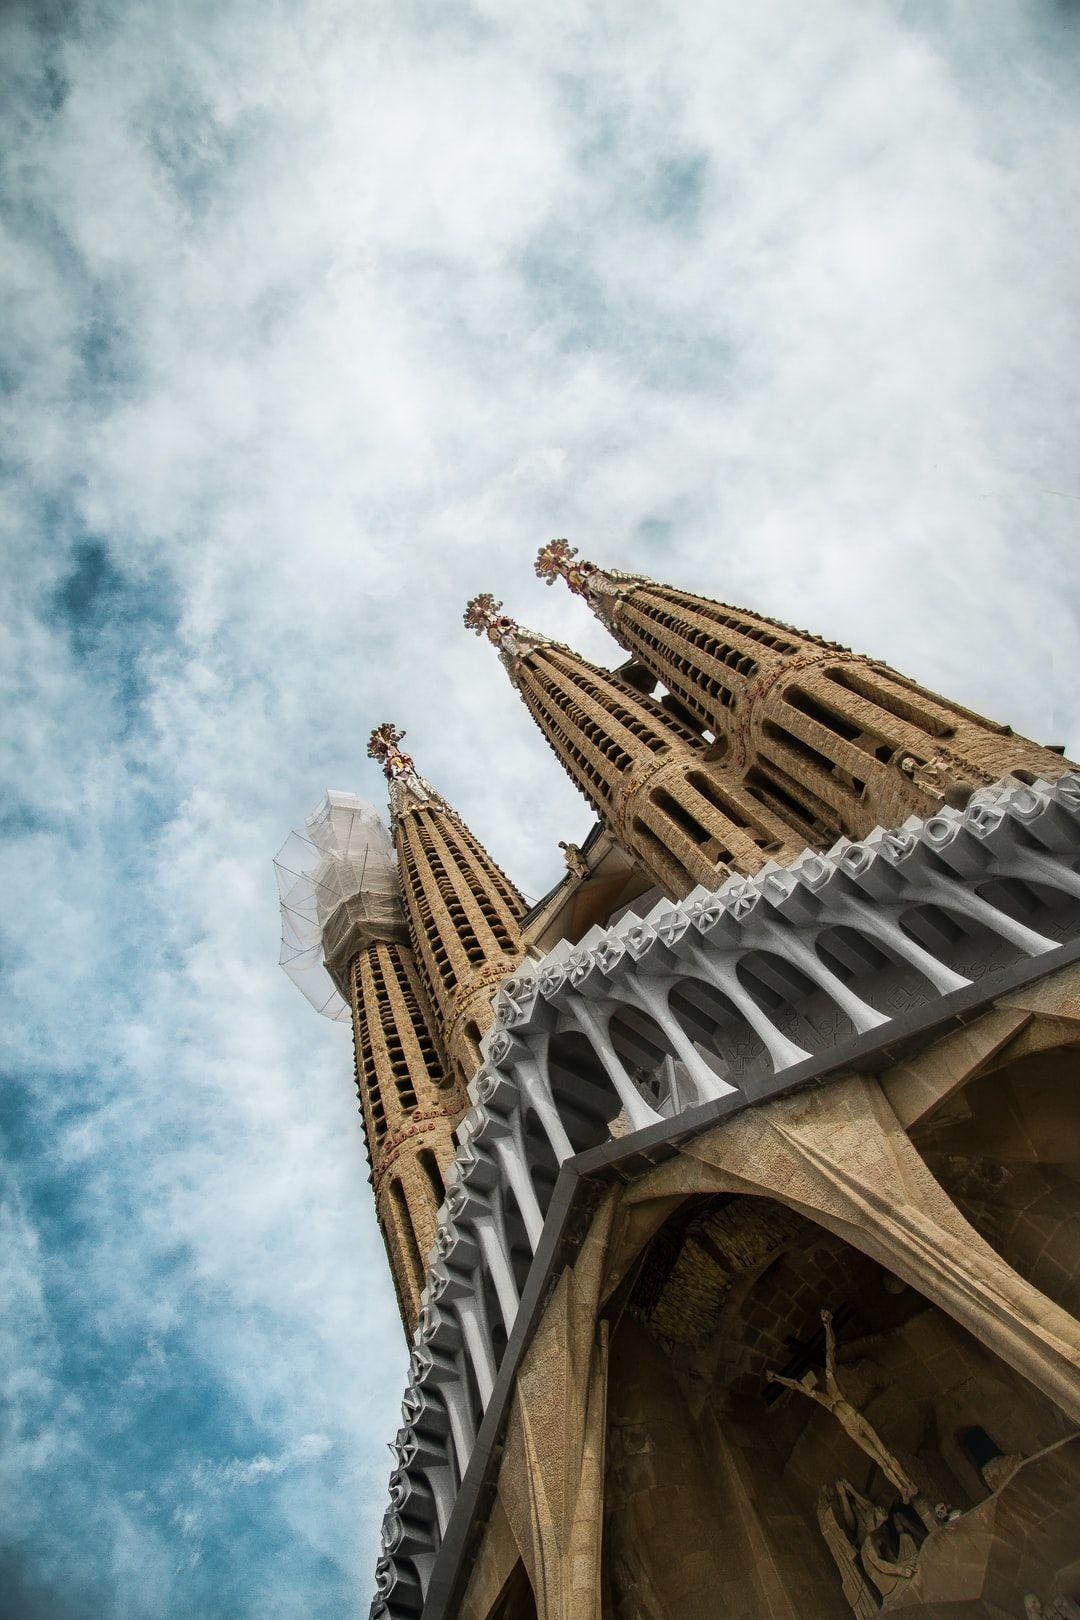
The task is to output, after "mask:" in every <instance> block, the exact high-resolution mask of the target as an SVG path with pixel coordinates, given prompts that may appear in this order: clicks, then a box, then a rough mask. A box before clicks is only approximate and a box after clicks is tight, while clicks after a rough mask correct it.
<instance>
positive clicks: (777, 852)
mask: <svg viewBox="0 0 1080 1620" xmlns="http://www.w3.org/2000/svg"><path fill="white" fill-rule="evenodd" d="M465 624H466V625H467V626H468V628H469V629H471V630H474V631H475V632H476V634H477V635H480V636H485V637H486V638H487V639H488V640H489V641H491V642H492V644H493V645H494V646H496V647H497V648H498V650H499V654H500V657H501V658H502V661H503V663H504V665H505V666H506V668H507V670H508V672H509V674H510V677H511V679H512V681H513V682H514V684H515V686H516V687H517V689H518V691H519V692H520V693H521V696H522V698H523V700H524V702H525V704H526V706H527V708H528V709H529V712H530V713H531V715H532V716H533V719H534V720H535V721H536V723H537V725H538V726H539V727H540V729H541V731H542V732H543V733H544V736H545V737H546V738H547V740H548V743H549V744H550V745H551V747H552V749H553V750H554V752H555V754H556V757H557V758H558V759H559V760H560V761H561V763H562V765H563V766H564V768H565V769H566V771H567V772H568V773H569V775H570V776H571V777H572V779H573V780H574V782H575V783H576V785H577V786H578V787H579V788H580V789H581V791H582V793H584V794H585V796H586V798H587V799H588V800H589V802H590V804H592V806H593V808H594V809H595V810H596V812H597V814H598V815H599V816H601V818H602V819H603V820H604V821H605V822H606V823H607V825H608V826H609V827H610V828H611V830H612V832H613V833H614V834H615V836H616V837H617V838H618V839H619V841H620V842H621V843H622V844H623V846H624V847H625V848H626V849H627V850H629V851H630V853H631V854H633V855H634V856H636V857H637V859H638V860H639V861H640V862H641V864H642V866H643V867H644V868H645V870H646V871H647V872H649V873H650V874H651V876H652V877H653V879H654V881H655V882H656V883H658V884H659V885H660V886H661V887H662V888H664V889H665V890H667V891H668V892H669V893H671V894H684V893H686V892H687V891H688V890H689V889H691V888H693V887H694V885H695V884H697V883H705V884H710V885H713V886H715V885H716V884H718V883H720V882H721V881H722V880H723V878H724V877H726V876H727V874H728V873H729V872H730V871H732V870H739V871H744V872H753V871H757V870H758V869H759V868H760V867H761V866H762V865H764V863H765V862H766V861H767V860H769V859H775V858H781V859H784V858H789V857H791V856H793V855H794V854H796V853H797V852H798V850H800V849H801V848H803V847H805V841H806V840H805V837H804V836H803V835H802V834H801V833H800V832H799V831H798V830H797V829H796V828H795V827H793V826H792V825H791V824H790V823H788V822H786V821H785V820H784V818H783V817H782V816H781V815H779V814H777V813H775V812H773V811H772V810H771V809H769V808H767V807H765V806H763V805H761V804H759V803H757V802H756V801H755V800H754V799H753V798H752V797H751V796H750V795H748V794H747V793H745V792H744V791H743V790H742V788H741V787H740V784H739V783H738V781H737V780H736V779H735V778H734V777H732V775H731V774H730V772H728V771H727V770H725V769H724V767H723V766H722V765H721V764H720V763H719V762H718V761H717V760H716V758H715V756H714V755H713V752H712V751H711V750H710V749H709V748H708V747H707V745H706V744H705V742H704V741H703V739H702V738H701V737H700V735H698V734H697V733H696V732H695V731H693V730H692V729H691V728H690V727H688V726H686V725H684V724H683V722H682V721H681V720H680V719H679V718H678V717H677V716H676V715H674V714H672V713H670V712H669V711H668V710H667V709H665V708H663V707H662V706H661V705H660V704H659V703H657V702H656V701H655V700H654V699H653V698H651V697H649V696H647V695H645V694H643V693H642V692H641V691H639V690H636V689H635V688H634V687H633V686H631V685H630V684H629V683H628V682H627V681H625V680H624V679H623V678H622V677H621V676H620V675H619V674H618V673H612V672H611V671H610V670H605V669H600V668H599V667H598V666H597V665H595V664H590V663H589V662H587V660H586V659H584V658H581V657H580V656H579V655H578V654H577V653H575V652H573V651H571V649H570V648H569V647H565V646H563V645H562V644H561V643H560V642H554V641H549V640H547V639H546V638H544V637H543V636H539V635H536V634H535V633H533V632H531V631H523V630H521V629H520V627H519V626H518V625H517V624H516V623H515V622H514V620H513V619H511V618H510V617H509V616H508V615H506V614H505V613H503V611H502V603H501V602H496V601H495V599H494V597H492V596H491V595H490V594H488V593H484V594H483V595H481V596H476V597H474V598H473V599H472V601H471V602H470V603H469V604H468V607H467V608H466V610H465Z"/></svg>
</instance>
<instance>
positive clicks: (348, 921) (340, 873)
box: [274, 792, 407, 1021]
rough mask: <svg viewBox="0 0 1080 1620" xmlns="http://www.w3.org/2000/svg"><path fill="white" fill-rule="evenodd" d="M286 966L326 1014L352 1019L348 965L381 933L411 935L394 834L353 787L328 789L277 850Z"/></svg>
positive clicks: (400, 936) (383, 936)
mask: <svg viewBox="0 0 1080 1620" xmlns="http://www.w3.org/2000/svg"><path fill="white" fill-rule="evenodd" d="M274 871H275V873H276V875H277V885H278V900H279V904H280V908H281V956H280V958H279V960H280V963H281V966H282V967H283V968H284V969H285V971H286V973H287V974H288V975H289V977H290V979H292V981H293V983H294V984H297V985H299V987H300V989H301V990H302V991H303V993H304V995H305V996H306V997H307V999H308V1001H310V1003H311V1005H312V1006H313V1007H314V1008H315V1009H316V1011H317V1012H320V1013H322V1015H323V1017H324V1018H333V1019H335V1020H338V1021H344V1020H347V1019H348V1017H349V1006H348V999H347V983H346V977H345V976H346V973H347V970H348V966H349V963H350V962H351V961H352V959H353V957H354V956H355V955H356V953H357V951H360V950H364V949H365V948H366V947H367V946H368V945H370V944H371V943H372V941H373V940H376V939H393V940H401V941H404V940H405V939H406V938H407V934H406V927H405V918H404V913H403V911H402V907H401V896H400V890H399V888H398V876H397V866H396V864H395V861H394V848H393V845H392V843H391V842H390V834H389V832H388V831H387V828H386V826H385V824H384V822H383V820H382V818H381V817H380V815H379V813H378V811H377V810H376V809H375V808H374V807H373V806H372V805H370V804H366V803H365V802H364V800H363V799H358V798H357V797H356V795H355V794H353V793H331V792H328V793H327V794H326V797H325V798H324V799H323V801H322V803H321V804H320V805H319V806H318V807H317V809H315V810H313V811H312V813H311V815H310V816H309V817H308V818H307V821H306V823H305V825H304V830H303V831H302V832H300V831H295V832H291V833H290V834H289V836H288V838H287V839H286V840H285V842H284V844H283V845H282V846H281V849H280V850H279V851H278V853H277V855H276V856H275V857H274Z"/></svg>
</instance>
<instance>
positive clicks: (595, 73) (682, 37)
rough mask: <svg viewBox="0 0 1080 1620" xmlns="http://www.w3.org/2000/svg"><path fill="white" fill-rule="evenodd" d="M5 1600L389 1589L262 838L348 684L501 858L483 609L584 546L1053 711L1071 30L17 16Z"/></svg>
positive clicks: (390, 3) (42, 1607) (1069, 522)
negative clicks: (405, 742)
mask: <svg viewBox="0 0 1080 1620" xmlns="http://www.w3.org/2000/svg"><path fill="white" fill-rule="evenodd" d="M0 31H2V36H3V37H2V38H0V59H2V60H3V62H4V68H5V73H6V84H5V86H4V89H3V97H2V103H0V104H2V106H3V123H4V128H3V132H2V151H3V164H2V169H0V185H2V189H3V204H4V213H5V222H6V223H5V226H4V232H5V235H4V242H3V250H2V252H0V275H2V277H3V283H4V286H3V294H4V311H5V316H6V319H5V321H4V323H3V325H4V333H3V344H4V354H3V360H2V377H3V384H4V422H3V451H2V454H3V471H4V486H3V495H2V508H0V510H2V521H3V525H4V547H5V553H4V555H5V567H4V569H3V576H2V588H3V594H4V599H5V600H4V607H5V612H4V622H5V624H6V627H7V628H6V630H5V631H4V634H3V640H2V642H0V646H2V649H3V679H4V689H3V713H4V717H5V721H6V724H5V726H4V728H3V731H4V737H3V748H4V764H5V766H6V770H5V772H4V779H5V782H6V796H5V800H4V812H3V813H4V828H5V832H6V834H7V837H6V840H5V846H4V852H3V856H2V859H3V896H4V904H3V908H2V913H0V917H2V928H3V934H4V965H5V967H6V970H7V972H6V976H5V977H6V986H7V996H8V998H9V1011H8V1015H7V1017H6V1018H5V1020H4V1026H5V1027H4V1034H5V1082H4V1083H5V1092H4V1102H3V1113H2V1120H0V1123H2V1147H3V1156H4V1168H3V1171H2V1178H3V1179H2V1206H0V1207H2V1215H0V1219H2V1224H3V1234H2V1235H3V1242H2V1249H0V1345H2V1349H0V1388H2V1393H3V1402H4V1418H3V1423H4V1433H3V1437H2V1457H3V1461H2V1465H0V1466H2V1469H3V1480H2V1483H3V1493H4V1496H5V1498H6V1500H5V1501H4V1502H3V1503H2V1504H0V1523H2V1525H3V1531H2V1535H3V1540H2V1542H0V1616H2V1620H15V1617H18V1620H174V1617H175V1620H185V1617H190V1616H199V1617H200V1620H225V1617H229V1620H233V1617H235V1620H246V1617H249V1616H250V1617H252V1620H254V1617H255V1616H258V1617H259V1620H299V1617H301V1616H303V1617H304V1620H323V1617H327V1620H329V1617H334V1620H339V1617H341V1616H343V1615H353V1614H358V1613H360V1612H361V1609H363V1608H365V1607H366V1601H367V1597H368V1594H369V1592H370V1574H371V1567H372V1563H373V1559H374V1553H375V1542H376V1535H377V1524H378V1519H379V1517H380V1516H381V1512H382V1506H383V1492H384V1488H385V1480H386V1477H387V1473H388V1470H389V1457H388V1455H387V1451H386V1441H387V1440H388V1439H389V1438H390V1436H391V1435H392V1433H393V1431H394V1429H395V1428H396V1425H397V1421H398V1418H397V1406H398V1401H399V1398H400V1392H401V1387H402V1383H403V1374H404V1365H405V1355H404V1347H403V1341H402V1339H401V1335H400V1329H399V1327H398V1325H397V1323H396V1320H395V1315H394V1311H393V1307H392V1301H391V1294H390V1288H389V1284H388V1280H387V1277H386V1275H385V1268H384V1265H383V1263H382V1259H381V1251H380V1246H379V1242H378V1238H377V1235H376V1231H375V1224H374V1217H373V1212H372V1205H371V1196H370V1190H369V1188H368V1186H367V1182H366V1169H365V1165H364V1161H363V1155H362V1152H361V1147H360V1142H359V1139H358V1126H357V1120H356V1106H355V1099H354V1096H353V1094H352V1073H351V1071H352V1063H351V1057H350V1053H349V1050H348V1039H347V1035H346V1033H345V1032H344V1030H343V1029H342V1028H340V1027H338V1026H334V1025H331V1024H329V1023H327V1022H325V1021H322V1020H320V1019H319V1018H318V1017H316V1015H315V1014H314V1013H313V1012H312V1011H311V1009H310V1008H309V1007H308V1006H307V1004H306V1003H305V1002H304V1001H303V1000H302V998H301V997H300V996H299V995H298V994H297V992H296V991H295V989H294V988H293V987H292V985H291V984H290V983H289V981H288V979H287V978H286V977H285V975H284V974H282V973H281V972H280V970H279V969H278V967H277V965H276V963H277V931H278V923H277V915H276V897H275V888H274V882H273V873H272V869H271V865H270V862H271V857H272V856H273V854H274V852H275V850H276V849H277V848H278V846H279V845H280V844H281V842H282V841H283V839H284V838H285V835H286V833H287V832H288V830H289V828H290V827H291V826H295V825H297V824H299V823H301V822H302V820H303V818H304V816H305V814H306V813H307V812H308V811H309V810H310V809H311V807H312V806H313V805H314V804H315V802H316V801H317V799H318V798H319V797H320V795H321V793H322V791H323V789H324V788H325V787H326V786H331V787H337V788H346V789H352V790H356V791H359V792H360V793H362V794H364V795H366V796H368V797H371V798H373V799H375V800H377V801H380V802H381V801H382V798H383V794H382V785H383V784H382V782H381V778H379V777H378V775H377V774H376V772H375V769H374V767H373V766H372V765H371V764H370V763H369V762H368V761H367V760H366V759H365V758H364V742H365V739H366V736H367V732H368V730H369V728H370V727H371V725H372V724H374V723H375V722H377V721H381V720H384V719H394V720H396V721H397V722H398V723H399V724H402V725H404V726H406V727H407V728H408V732H409V742H410V746H411V747H412V750H413V752H414V754H415V756H416V758H417V761H418V763H419V765H420V767H421V769H422V770H423V771H424V772H425V774H427V775H428V776H429V777H431V778H432V780H434V781H435V782H436V783H437V784H438V785H439V786H440V787H441V788H442V789H443V790H444V791H445V792H446V793H447V794H448V795H449V796H450V797H452V798H453V799H454V800H455V801H456V803H457V804H458V805H459V807H460V808H461V809H462V811H463V812H464V814H465V815H466V817H467V819H468V820H469V821H470V822H471V824H472V826H473V827H474V828H475V830H476V831H477V832H478V833H479V834H480V836H481V837H482V838H484V839H485V840H486V841H487V843H488V844H489V845H490V847H491V848H492V850H493V851H494V852H495V854H496V855H497V856H498V857H499V858H500V859H501V860H502V861H503V863H504V864H505V865H506V866H507V868H508V869H509V870H510V871H511V872H512V873H513V874H514V875H515V876H516V877H517V879H518V881H519V883H520V884H521V885H522V887H523V888H524V889H525V890H526V891H527V892H528V893H529V894H531V895H538V894H540V893H542V892H543V891H544V890H545V888H546V887H547V886H548V885H549V884H550V883H551V882H552V881H553V880H554V879H555V877H556V876H557V874H558V872H559V870H560V859H559V854H558V850H557V849H556V844H557V841H558V839H559V838H575V837H580V836H581V835H582V834H583V833H584V831H585V830H586V829H587V827H588V826H589V824H590V818H589V815H588V813H587V811H586V809H585V808H584V806H583V804H582V803H581V802H580V801H579V800H578V799H577V798H576V796H575V795H574V793H573V790H572V789H571V787H570V786H569V783H568V782H567V779H566V778H565V777H564V775H563V773H562V772H561V771H560V770H559V769H558V767H557V766H556V765H555V763H554V761H553V760H552V759H551V758H550V756H549V755H548V754H547V752H546V750H545V746H544V744H543V742H542V740H541V739H540V737H539V735H538V734H536V733H534V732H533V731H532V729H531V727H530V724H529V722H528V721H527V718H526V716H525V712H524V710H523V709H521V708H520V706H519V704H518V701H517V700H516V698H515V697H514V694H513V693H512V691H511V690H510V688H509V687H508V685H507V684H506V682H505V679H504V677H503V676H502V672H501V670H500V669H499V667H498V665H497V662H496V661H495V659H494V656H493V655H492V653H491V650H490V649H489V648H487V647H485V646H483V645H482V644H480V643H478V642H476V641H475V640H473V639H472V638H471V637H469V636H468V635H467V634H466V633H465V632H464V631H463V630H462V628H461V625H460V615H461V608H462V605H463V602H464V600H465V598H466V597H467V596H469V595H470V594H472V593H473V592H474V591H476V590H478V589H492V590H494V591H495V593H496V594H497V595H498V596H500V597H504V598H505V599H506V602H507V606H508V608H509V609H510V610H511V611H513V612H514V613H515V614H516V615H517V616H518V617H520V618H521V619H522V620H523V621H524V622H525V623H530V622H531V623H533V624H536V625H539V626H541V627H545V628H549V629H551V630H553V631H556V632H557V633H558V634H559V635H560V636H562V637H563V638H565V639H568V640H572V641H574V642H575V643H576V644H577V645H579V646H581V647H582V648H584V649H585V650H587V651H589V652H590V653H591V654H593V655H594V656H597V657H600V658H602V659H608V658H611V657H612V656H613V655H614V648H613V647H612V646H611V644H610V643H609V642H607V640H606V638H605V636H604V634H603V632H602V631H600V630H599V629H598V627H596V626H595V625H594V623H593V622H592V621H591V619H590V617H589V615H588V613H587V611H586V610H585V608H584V607H583V606H582V605H581V604H580V603H577V602H575V601H574V600H573V599H571V598H570V597H569V596H568V594H567V593H566V592H565V591H563V590H561V589H560V590H559V591H558V592H552V593H548V592H546V591H545V590H544V588H543V587H542V586H541V585H540V584H539V583H538V582H537V581H536V580H534V579H533V577H532V570H531V562H532V557H533V554H534V552H535V549H536V547H537V546H538V545H539V544H540V543H541V542H542V541H544V540H546V539H547V538H549V537H550V536H551V535H553V534H565V535H569V536H570V537H571V538H572V539H574V540H576V541H577V542H578V543H579V544H580V545H581V547H582V549H583V551H584V552H585V554H586V555H589V556H592V557H594V558H595V559H596V560H598V561H608V562H612V563H616V564H621V565H622V566H624V567H630V568H638V569H641V570H643V571H646V572H650V573H652V574H654V575H656V576H659V577H661V578H668V579H672V580H676V581H679V582H681V583H685V584H687V585H690V586H695V587H697V588H700V589H704V590H706V591H708V592H709V593H711V594H716V595H722V596H724V597H725V598H726V599H728V600H731V601H736V602H743V603H746V604H747V605H752V606H755V607H757V608H759V609H761V610H763V611H765V612H767V613H772V614H775V615H776V616H777V617H780V618H783V619H788V620H794V621H796V622H798V623H801V624H807V625H810V626H812V627H813V628H815V629H817V630H819V631H822V632H824V633H826V634H828V635H831V636H834V637H836V638H837V639H839V640H843V641H845V642H848V643H852V644H854V645H856V646H857V647H859V648H860V649H865V650H869V651H872V652H874V653H876V654H878V655H881V656H884V657H887V658H888V659H889V660H890V661H891V662H893V663H895V664H897V665H899V666H900V667H901V668H903V669H905V670H906V671H908V672H909V673H912V674H914V675H917V676H918V677H920V678H922V679H923V680H925V681H927V682H928V683H930V684H931V685H935V686H938V687H939V688H942V689H944V690H946V691H948V692H949V693H951V694H953V695H955V696H957V697H959V698H961V699H963V700H965V701H966V702H968V703H970V704H972V705H974V706H975V707H977V708H980V709H983V710H985V711H987V712H989V713H991V714H993V715H995V716H997V717H1000V718H1002V719H1007V720H1010V721H1012V722H1013V724H1015V725H1016V726H1017V727H1018V728H1019V729H1023V730H1025V731H1028V732H1030V733H1033V734H1034V735H1036V736H1038V737H1040V738H1041V739H1043V740H1045V741H1049V742H1055V743H1067V744H1069V745H1070V746H1071V747H1072V748H1074V749H1075V748H1076V747H1077V746H1078V745H1080V700H1078V698H1077V694H1076V683H1075V671H1076V669H1077V667H1078V663H1080V635H1078V630H1077V618H1076V609H1077V600H1078V594H1080V593H1078V588H1077V578H1076V569H1075V562H1074V559H1075V557H1076V546H1077V526H1078V522H1080V473H1078V472H1077V468H1076V458H1075V447H1076V444H1077V442H1078V440H1080V410H1078V403H1077V388H1078V383H1077V379H1078V378H1080V335H1078V330H1077V324H1078V323H1077V302H1076V288H1077V286H1078V285H1080V263H1078V260H1080V230H1078V228H1077V226H1078V217H1080V208H1078V196H1077V194H1078V190H1080V140H1078V129H1077V123H1078V101H1077V90H1076V84H1077V65H1078V63H1077V58H1078V55H1080V50H1078V41H1080V9H1078V7H1077V6H1076V5H1074V4H1067V3H1065V0H1059V3H1053V0H1027V3H1019V0H1015V3H1008V0H977V3H976V0H968V3H961V0H956V3H953V4H950V3H948V0H933V3H930V0H927V3H920V0H906V3H905V0H892V3H886V0H876V3H875V0H851V3H847V0H823V3H821V4H818V5H815V6H813V7H807V6H806V4H805V3H804V0H771V3H764V4H760V5H750V6H748V5H746V4H745V3H744V0H711V3H708V4H706V3H705V0H689V3H680V0H670V3H661V4H655V3H652V4H631V3H626V4H623V5H616V4H606V3H604V0H601V3H599V4H597V5H595V6H593V7H591V8H589V7H583V6H582V5H580V4H570V3H566V0H540V3H539V4H537V3H535V0H534V3H533V4H531V5H519V6H511V5H509V4H507V3H504V0H475V3H474V4H469V3H466V0H386V3H380V0H349V3H345V0H321V3H310V4H305V3H304V0H260V3H259V4H258V5H255V4H253V3H252V0H215V3H208V0H149V3H143V4H129V3H127V0H79V3H78V4H64V3H61V0H53V3H50V0H41V3H40V4H36V5H35V4H33V3H32V0H28V3H25V4H22V5H20V4H16V3H12V0H8V4H6V5H5V6H4V7H3V10H2V14H0Z"/></svg>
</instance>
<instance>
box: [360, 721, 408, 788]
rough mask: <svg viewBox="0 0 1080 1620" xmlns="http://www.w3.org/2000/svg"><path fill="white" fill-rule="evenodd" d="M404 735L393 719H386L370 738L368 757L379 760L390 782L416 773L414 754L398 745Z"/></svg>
mask: <svg viewBox="0 0 1080 1620" xmlns="http://www.w3.org/2000/svg"><path fill="white" fill-rule="evenodd" d="M404 735H405V733H404V732H403V731H402V730H401V728H400V726H395V725H394V723H393V721H392V720H384V721H383V723H382V725H381V726H376V727H375V729H374V731H373V732H372V733H371V736H370V737H369V738H368V745H367V751H368V759H377V760H378V761H379V763H380V764H381V766H382V768H383V775H384V776H385V777H386V780H387V781H388V782H393V781H395V780H396V779H397V778H398V777H401V776H413V775H415V774H416V767H415V765H414V764H413V762H412V755H411V754H406V753H405V752H404V751H403V750H402V749H401V748H399V747H398V744H399V743H400V741H401V739H402V738H403V737H404Z"/></svg>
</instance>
